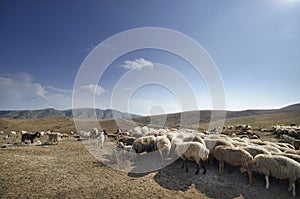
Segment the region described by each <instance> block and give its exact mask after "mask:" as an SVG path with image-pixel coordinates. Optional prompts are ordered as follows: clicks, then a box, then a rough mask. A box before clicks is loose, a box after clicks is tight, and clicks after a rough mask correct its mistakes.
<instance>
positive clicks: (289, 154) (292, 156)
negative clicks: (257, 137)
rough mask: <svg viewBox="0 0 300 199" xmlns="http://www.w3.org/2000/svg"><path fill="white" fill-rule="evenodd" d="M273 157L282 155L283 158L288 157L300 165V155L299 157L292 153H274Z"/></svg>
mask: <svg viewBox="0 0 300 199" xmlns="http://www.w3.org/2000/svg"><path fill="white" fill-rule="evenodd" d="M272 155H281V156H284V157H288V158H291V159H293V160H295V161H297V162H299V163H300V155H297V154H291V153H277V154H276V153H273V154H272Z"/></svg>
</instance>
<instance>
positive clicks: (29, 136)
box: [21, 132, 41, 144]
mask: <svg viewBox="0 0 300 199" xmlns="http://www.w3.org/2000/svg"><path fill="white" fill-rule="evenodd" d="M40 135H41V134H40V133H39V132H35V133H24V134H22V137H21V142H25V140H30V141H31V144H32V143H33V140H34V139H35V138H39V137H40Z"/></svg>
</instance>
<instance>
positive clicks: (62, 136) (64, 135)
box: [60, 133, 69, 138]
mask: <svg viewBox="0 0 300 199" xmlns="http://www.w3.org/2000/svg"><path fill="white" fill-rule="evenodd" d="M60 138H69V135H68V134H66V133H62V134H61V135H60Z"/></svg>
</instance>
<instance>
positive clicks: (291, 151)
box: [284, 149, 300, 155]
mask: <svg viewBox="0 0 300 199" xmlns="http://www.w3.org/2000/svg"><path fill="white" fill-rule="evenodd" d="M284 153H291V154H296V155H300V150H292V149H288V150H286V151H284Z"/></svg>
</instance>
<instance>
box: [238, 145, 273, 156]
mask: <svg viewBox="0 0 300 199" xmlns="http://www.w3.org/2000/svg"><path fill="white" fill-rule="evenodd" d="M241 148H242V149H245V150H246V151H248V152H249V153H250V154H251V155H252V156H253V157H255V156H257V155H259V154H268V155H271V153H270V152H269V151H267V150H266V149H264V148H261V147H260V146H251V145H249V146H245V147H241Z"/></svg>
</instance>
